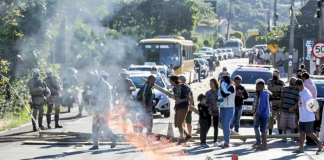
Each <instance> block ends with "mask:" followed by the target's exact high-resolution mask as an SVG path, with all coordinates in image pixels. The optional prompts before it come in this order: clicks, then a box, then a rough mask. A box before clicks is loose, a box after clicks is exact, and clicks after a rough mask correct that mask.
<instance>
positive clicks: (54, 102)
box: [44, 76, 63, 128]
mask: <svg viewBox="0 0 324 160" xmlns="http://www.w3.org/2000/svg"><path fill="white" fill-rule="evenodd" d="M44 82H45V84H46V85H47V87H48V88H49V89H50V91H51V97H50V98H49V99H48V101H47V104H48V109H47V113H46V119H47V127H48V128H51V113H52V110H53V107H54V110H55V116H54V117H55V128H62V126H60V125H59V124H58V121H59V114H60V106H61V92H62V90H63V85H62V82H61V80H60V79H59V78H58V77H56V76H49V77H47V78H45V79H44Z"/></svg>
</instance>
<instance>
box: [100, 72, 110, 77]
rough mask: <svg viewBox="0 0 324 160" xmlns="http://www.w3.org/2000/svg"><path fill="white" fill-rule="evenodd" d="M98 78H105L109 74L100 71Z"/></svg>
mask: <svg viewBox="0 0 324 160" xmlns="http://www.w3.org/2000/svg"><path fill="white" fill-rule="evenodd" d="M99 76H100V77H107V76H109V74H108V73H107V72H105V71H100V72H99Z"/></svg>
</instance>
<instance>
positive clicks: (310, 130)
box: [170, 68, 324, 154]
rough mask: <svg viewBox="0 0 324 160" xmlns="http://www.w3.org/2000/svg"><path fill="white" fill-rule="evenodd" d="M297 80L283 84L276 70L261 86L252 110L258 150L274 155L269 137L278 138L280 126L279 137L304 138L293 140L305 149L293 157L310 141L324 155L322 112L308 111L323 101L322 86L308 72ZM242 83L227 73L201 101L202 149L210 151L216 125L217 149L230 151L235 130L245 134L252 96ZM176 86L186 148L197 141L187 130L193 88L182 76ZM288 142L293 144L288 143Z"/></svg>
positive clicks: (301, 72) (260, 81)
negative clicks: (220, 134)
mask: <svg viewBox="0 0 324 160" xmlns="http://www.w3.org/2000/svg"><path fill="white" fill-rule="evenodd" d="M296 76H297V77H293V78H291V79H290V81H289V85H288V86H286V85H285V83H284V82H283V81H281V80H280V72H279V71H278V70H274V72H273V78H272V79H270V80H269V81H268V82H265V81H264V80H263V79H258V80H256V82H255V85H256V86H255V87H256V94H255V95H254V102H253V109H252V112H253V118H254V130H255V136H256V141H255V143H254V144H253V145H252V147H256V148H257V149H260V150H263V151H265V150H268V149H269V148H268V145H267V135H272V132H273V129H274V125H275V124H277V128H278V131H279V134H287V129H289V130H290V133H291V134H293V133H300V137H299V139H296V138H291V141H299V147H298V149H296V150H294V151H293V153H303V152H304V141H305V139H307V142H306V144H307V145H312V144H316V145H317V146H318V150H317V152H316V154H320V153H322V152H323V145H324V133H323V131H322V132H320V134H319V137H320V138H318V135H316V134H315V133H316V129H317V128H324V124H323V123H322V126H321V123H320V122H321V119H322V118H321V117H322V112H323V111H322V110H323V109H322V106H321V107H320V108H319V109H318V110H316V111H314V112H310V111H309V110H307V109H306V103H307V101H309V100H311V99H316V97H317V90H316V86H315V85H314V83H313V82H312V80H311V78H310V74H309V73H307V72H306V71H305V70H303V69H298V70H297V72H296ZM241 81H242V77H241V76H239V75H237V76H235V77H234V79H233V81H232V80H231V79H230V74H229V73H228V72H227V70H226V68H225V69H224V70H223V72H221V73H220V75H219V79H218V80H216V79H215V78H212V79H210V90H208V91H207V92H206V93H205V94H200V95H199V96H198V98H197V101H198V102H199V103H198V105H197V106H198V110H199V125H200V141H201V147H209V146H208V144H207V143H206V136H207V133H208V131H209V129H210V127H211V125H212V124H213V125H214V127H213V128H214V141H213V147H222V148H228V147H230V137H231V132H233V129H234V132H237V133H239V128H240V118H241V114H242V106H243V100H244V99H247V98H248V93H247V91H246V90H245V88H244V86H242V85H241ZM170 82H171V84H172V85H173V86H174V93H175V95H176V96H175V97H176V98H175V102H176V107H175V110H176V116H175V126H176V127H178V128H179V132H180V135H181V137H180V139H181V140H182V141H181V142H186V141H188V140H190V139H191V135H190V134H188V132H187V131H186V130H185V129H184V128H183V124H184V120H185V114H186V112H188V110H189V108H190V107H189V106H188V104H189V102H188V101H189V99H190V96H192V94H189V92H188V90H187V89H184V88H188V86H186V87H184V86H181V83H180V82H178V77H177V76H172V77H171V79H170ZM266 86H267V87H268V88H266ZM219 124H221V126H222V131H223V135H224V142H223V143H222V144H220V143H219V140H218V125H219ZM320 126H321V127H320ZM260 133H261V134H260ZM184 135H185V136H186V137H185V138H184ZM282 141H288V139H287V138H282Z"/></svg>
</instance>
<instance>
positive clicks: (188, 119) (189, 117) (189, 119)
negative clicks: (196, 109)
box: [186, 111, 192, 124]
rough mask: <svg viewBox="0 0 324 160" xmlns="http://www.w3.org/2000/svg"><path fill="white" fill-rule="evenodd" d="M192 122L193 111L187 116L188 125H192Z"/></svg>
mask: <svg viewBox="0 0 324 160" xmlns="http://www.w3.org/2000/svg"><path fill="white" fill-rule="evenodd" d="M191 121H192V111H188V113H187V116H186V123H188V124H191Z"/></svg>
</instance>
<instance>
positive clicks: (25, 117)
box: [0, 105, 66, 131]
mask: <svg viewBox="0 0 324 160" xmlns="http://www.w3.org/2000/svg"><path fill="white" fill-rule="evenodd" d="M28 107H29V105H28ZM60 110H61V112H62V111H64V110H66V108H64V107H62V106H61V107H60ZM46 112H47V107H46V106H44V116H45V114H46ZM52 114H54V110H53V111H52ZM28 122H31V117H30V116H29V114H28V112H27V111H26V109H23V110H21V111H20V112H19V113H16V114H13V113H8V114H7V115H5V117H4V118H1V119H0V131H5V130H8V129H10V128H14V127H18V126H20V125H23V124H26V123H28Z"/></svg>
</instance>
